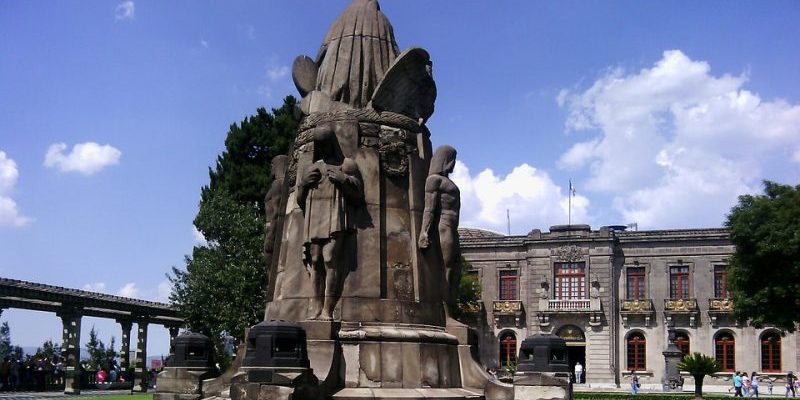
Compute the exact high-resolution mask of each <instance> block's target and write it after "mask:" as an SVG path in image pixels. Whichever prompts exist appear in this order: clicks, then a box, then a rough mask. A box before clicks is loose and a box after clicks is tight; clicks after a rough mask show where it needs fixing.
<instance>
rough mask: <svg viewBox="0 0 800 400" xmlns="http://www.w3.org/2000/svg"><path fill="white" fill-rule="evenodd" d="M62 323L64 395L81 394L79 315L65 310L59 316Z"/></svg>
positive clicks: (75, 311) (70, 310)
mask: <svg viewBox="0 0 800 400" xmlns="http://www.w3.org/2000/svg"><path fill="white" fill-rule="evenodd" d="M59 316H60V317H61V323H62V333H63V336H62V347H61V348H62V354H63V357H64V359H65V361H66V368H65V371H64V393H65V394H80V393H81V371H80V368H79V367H78V363H79V362H80V348H81V346H80V338H81V315H80V313H79V312H78V311H77V310H72V309H67V310H65V311H63V312H62V313H60V314H59Z"/></svg>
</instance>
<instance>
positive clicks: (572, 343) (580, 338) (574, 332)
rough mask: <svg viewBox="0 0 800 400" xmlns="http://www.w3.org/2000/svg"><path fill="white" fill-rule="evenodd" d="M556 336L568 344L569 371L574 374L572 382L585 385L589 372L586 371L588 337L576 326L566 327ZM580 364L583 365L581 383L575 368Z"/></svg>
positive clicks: (560, 329) (559, 330)
mask: <svg viewBox="0 0 800 400" xmlns="http://www.w3.org/2000/svg"><path fill="white" fill-rule="evenodd" d="M556 335H558V336H559V337H560V338H562V339H564V341H565V342H567V354H568V355H569V370H570V373H571V374H572V381H573V382H574V383H585V382H586V374H587V372H588V371H587V370H586V336H584V334H583V330H581V329H580V328H578V327H577V326H575V325H565V326H562V327H561V328H559V329H558V331H557V332H556ZM578 363H581V368H582V369H583V372H582V373H581V376H580V380H579V381H578V380H577V379H578V376H577V373H576V372H575V366H576V365H577V364H578Z"/></svg>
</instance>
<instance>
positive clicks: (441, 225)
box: [419, 145, 461, 304]
mask: <svg viewBox="0 0 800 400" xmlns="http://www.w3.org/2000/svg"><path fill="white" fill-rule="evenodd" d="M455 165H456V149H454V148H452V147H450V146H447V145H444V146H441V147H439V148H438V149H436V153H434V155H433V159H432V160H431V167H430V170H429V172H428V178H427V179H426V180H425V210H424V212H423V215H422V232H421V233H420V235H419V247H420V248H421V249H427V248H428V247H429V246H430V236H431V228H433V227H434V226H435V227H436V229H437V231H438V236H439V245H440V247H441V249H442V265H443V266H444V273H445V285H446V287H445V288H444V291H443V293H445V296H446V298H445V301H446V303H448V304H453V303H454V302H455V290H456V288H457V286H458V280H459V278H460V275H461V271H460V270H459V268H458V255H459V248H458V215H459V211H460V209H461V193H460V192H459V190H458V186H456V184H455V183H453V181H451V180H450V178H449V177H448V176H449V175H450V173H451V172H453V168H454V167H455Z"/></svg>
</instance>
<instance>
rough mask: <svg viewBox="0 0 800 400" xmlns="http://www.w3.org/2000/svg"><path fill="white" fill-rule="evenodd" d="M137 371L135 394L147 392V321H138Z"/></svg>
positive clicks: (135, 373) (135, 375) (134, 386)
mask: <svg viewBox="0 0 800 400" xmlns="http://www.w3.org/2000/svg"><path fill="white" fill-rule="evenodd" d="M136 333H137V334H136V371H135V372H134V381H133V382H134V384H133V391H134V392H146V391H147V370H146V363H147V320H146V319H144V318H143V319H140V320H138V321H136Z"/></svg>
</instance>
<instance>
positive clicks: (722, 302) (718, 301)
mask: <svg viewBox="0 0 800 400" xmlns="http://www.w3.org/2000/svg"><path fill="white" fill-rule="evenodd" d="M708 311H717V312H731V311H733V301H731V299H728V298H713V299H708Z"/></svg>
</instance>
